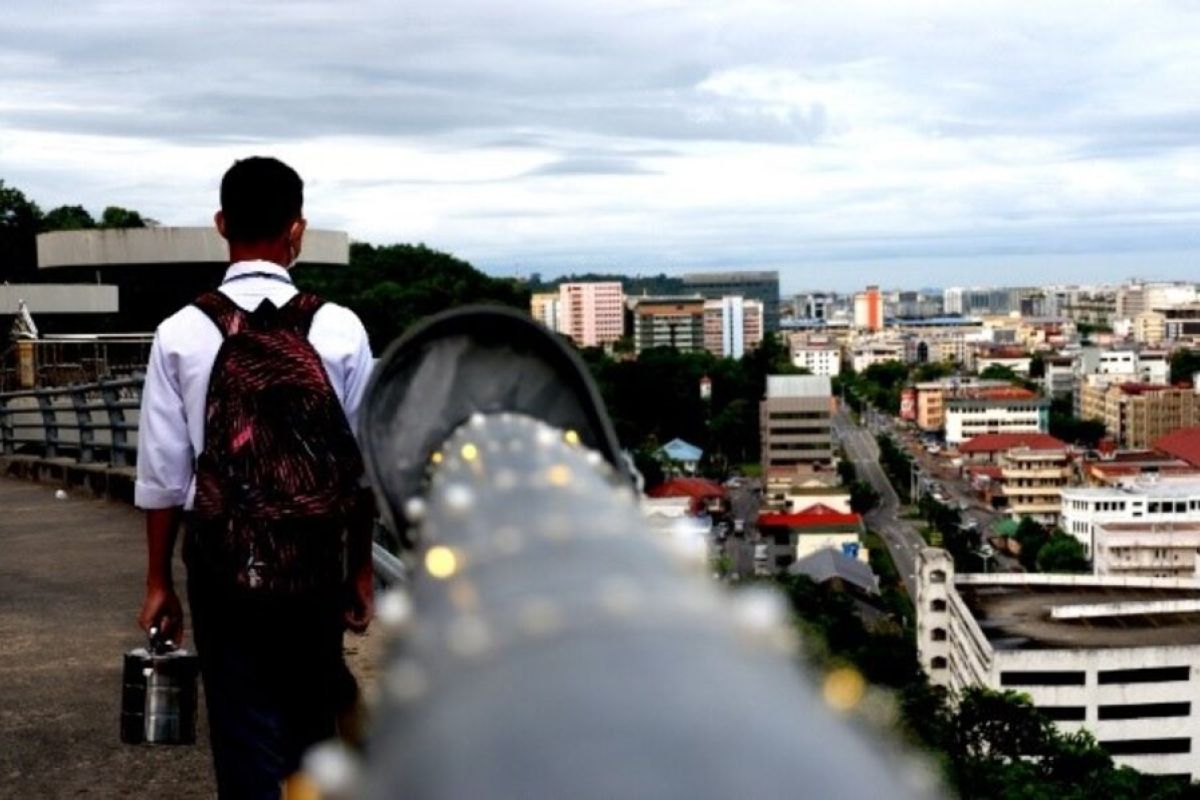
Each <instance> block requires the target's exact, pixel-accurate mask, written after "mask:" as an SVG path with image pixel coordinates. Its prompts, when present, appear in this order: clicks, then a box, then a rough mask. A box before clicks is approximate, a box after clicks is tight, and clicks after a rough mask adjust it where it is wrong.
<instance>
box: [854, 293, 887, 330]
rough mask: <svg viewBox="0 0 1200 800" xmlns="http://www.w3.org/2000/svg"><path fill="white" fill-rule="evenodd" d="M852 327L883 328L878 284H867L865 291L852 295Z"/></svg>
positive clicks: (863, 328)
mask: <svg viewBox="0 0 1200 800" xmlns="http://www.w3.org/2000/svg"><path fill="white" fill-rule="evenodd" d="M854 327H856V328H858V329H860V330H868V331H881V330H883V297H881V296H880V294H879V287H878V286H868V287H867V290H866V291H865V292H859V293H858V294H856V295H854Z"/></svg>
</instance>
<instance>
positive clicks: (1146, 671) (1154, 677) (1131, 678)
mask: <svg viewBox="0 0 1200 800" xmlns="http://www.w3.org/2000/svg"><path fill="white" fill-rule="evenodd" d="M1191 674H1192V670H1191V667H1186V666H1184V667H1146V668H1142V669H1102V670H1100V674H1099V682H1100V683H1101V684H1109V683H1169V682H1172V681H1186V680H1189V679H1190V678H1191Z"/></svg>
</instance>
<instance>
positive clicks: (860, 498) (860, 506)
mask: <svg viewBox="0 0 1200 800" xmlns="http://www.w3.org/2000/svg"><path fill="white" fill-rule="evenodd" d="M879 500H880V497H879V492H877V491H875V487H874V486H872V485H871V484H869V483H867V482H866V481H855V482H854V483H852V484H850V509H851V510H852V511H854V513H856V514H866V513H867V512H868V511H870V510H871V509H873V508H875V507H876V506H878V505H879Z"/></svg>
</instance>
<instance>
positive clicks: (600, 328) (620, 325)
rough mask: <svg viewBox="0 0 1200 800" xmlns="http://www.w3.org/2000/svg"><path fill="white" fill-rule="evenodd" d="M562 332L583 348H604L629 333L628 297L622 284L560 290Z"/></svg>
mask: <svg viewBox="0 0 1200 800" xmlns="http://www.w3.org/2000/svg"><path fill="white" fill-rule="evenodd" d="M558 319H559V323H558V330H559V331H561V332H562V333H565V334H566V335H567V336H570V337H571V338H572V339H573V340H574V341H575V343H576V344H577V345H579V346H580V347H600V346H602V345H605V344H608V343H610V342H615V341H616V340H617V339H620V338H621V336H622V335H624V333H625V293H624V291H623V290H622V289H621V284H620V282H619V281H608V282H597V283H564V284H562V285H560V286H559V287H558Z"/></svg>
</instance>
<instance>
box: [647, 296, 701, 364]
mask: <svg viewBox="0 0 1200 800" xmlns="http://www.w3.org/2000/svg"><path fill="white" fill-rule="evenodd" d="M629 306H630V310H631V312H632V314H633V347H634V350H635V351H637V352H638V353H641V352H642V351H643V350H648V349H650V348H652V347H671V348H674V349H675V350H680V351H682V352H691V351H693V350H701V349H703V347H704V298H702V297H700V295H692V296H670V297H667V296H664V297H633V298H630V300H629Z"/></svg>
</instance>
